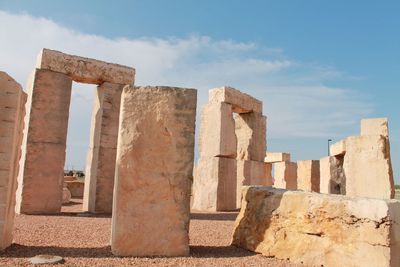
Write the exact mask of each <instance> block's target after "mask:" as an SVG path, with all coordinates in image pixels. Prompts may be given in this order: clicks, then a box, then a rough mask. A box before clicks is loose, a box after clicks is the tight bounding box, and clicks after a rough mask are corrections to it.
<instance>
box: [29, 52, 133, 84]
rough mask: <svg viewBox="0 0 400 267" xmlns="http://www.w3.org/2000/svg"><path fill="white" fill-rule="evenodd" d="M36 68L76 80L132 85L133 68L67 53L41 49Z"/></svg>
mask: <svg viewBox="0 0 400 267" xmlns="http://www.w3.org/2000/svg"><path fill="white" fill-rule="evenodd" d="M36 68H38V69H44V70H51V71H55V72H60V73H64V74H66V75H68V76H70V77H71V78H72V80H74V81H76V82H82V83H92V84H102V83H104V82H109V83H116V84H130V85H133V83H134V79H135V69H133V68H130V67H126V66H122V65H118V64H112V63H107V62H104V61H100V60H96V59H91V58H85V57H79V56H73V55H68V54H65V53H62V52H59V51H54V50H50V49H43V50H42V51H41V53H40V54H39V56H38V60H37V64H36Z"/></svg>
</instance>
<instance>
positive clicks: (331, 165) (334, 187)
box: [319, 156, 346, 195]
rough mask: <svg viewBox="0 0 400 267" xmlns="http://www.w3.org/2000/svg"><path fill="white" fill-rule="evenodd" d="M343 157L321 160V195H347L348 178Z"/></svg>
mask: <svg viewBox="0 0 400 267" xmlns="http://www.w3.org/2000/svg"><path fill="white" fill-rule="evenodd" d="M343 162H344V158H343V156H329V157H325V158H322V159H320V161H319V167H320V169H319V170H320V193H324V194H338V195H346V176H345V173H344V169H343Z"/></svg>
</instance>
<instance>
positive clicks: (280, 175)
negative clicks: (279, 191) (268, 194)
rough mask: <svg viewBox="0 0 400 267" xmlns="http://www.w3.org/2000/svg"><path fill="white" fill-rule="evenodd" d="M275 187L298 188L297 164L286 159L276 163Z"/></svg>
mask: <svg viewBox="0 0 400 267" xmlns="http://www.w3.org/2000/svg"><path fill="white" fill-rule="evenodd" d="M274 179H275V180H274V187H276V188H283V189H291V190H295V189H297V164H296V162H290V161H284V162H278V163H275V164H274Z"/></svg>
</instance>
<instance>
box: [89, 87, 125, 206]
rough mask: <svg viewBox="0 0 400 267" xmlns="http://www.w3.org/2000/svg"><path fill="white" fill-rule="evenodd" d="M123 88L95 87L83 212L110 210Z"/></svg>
mask: <svg viewBox="0 0 400 267" xmlns="http://www.w3.org/2000/svg"><path fill="white" fill-rule="evenodd" d="M123 87H124V85H121V84H113V83H108V82H105V83H103V84H101V85H100V86H98V88H97V94H96V97H95V99H94V103H93V112H92V126H91V131H90V137H91V138H90V143H89V152H88V156H87V162H86V166H87V169H86V176H85V191H84V197H83V210H84V211H90V212H104V213H110V212H111V209H112V199H113V189H114V174H115V160H116V155H117V139H118V122H119V110H120V102H121V93H122V89H123Z"/></svg>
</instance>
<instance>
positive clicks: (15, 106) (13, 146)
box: [0, 71, 27, 250]
mask: <svg viewBox="0 0 400 267" xmlns="http://www.w3.org/2000/svg"><path fill="white" fill-rule="evenodd" d="M26 98H27V95H26V94H25V93H24V92H23V90H22V87H21V86H20V85H19V84H18V83H17V82H16V81H15V80H14V79H13V78H11V77H10V76H9V75H8V74H7V73H5V72H2V71H0V196H1V197H0V250H3V249H5V248H7V247H8V246H10V245H11V243H12V240H13V235H12V232H13V225H14V217H15V192H16V190H17V176H18V170H19V159H20V157H21V143H22V135H23V133H22V132H23V127H24V116H25V102H26Z"/></svg>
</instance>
